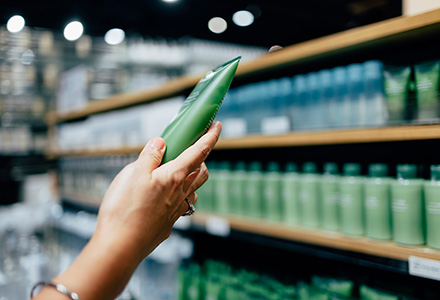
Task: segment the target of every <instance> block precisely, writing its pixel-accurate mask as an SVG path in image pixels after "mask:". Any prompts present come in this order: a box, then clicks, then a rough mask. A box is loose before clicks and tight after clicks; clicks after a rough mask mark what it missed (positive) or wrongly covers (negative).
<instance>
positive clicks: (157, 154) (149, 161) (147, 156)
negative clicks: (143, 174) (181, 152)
mask: <svg viewBox="0 0 440 300" xmlns="http://www.w3.org/2000/svg"><path fill="white" fill-rule="evenodd" d="M165 146H166V145H165V141H164V140H163V139H162V138H160V137H154V138H152V139H151V140H149V141H148V143H147V144H146V145H145V147H144V149H143V150H142V152H141V153H140V154H139V158H138V161H139V162H140V163H142V164H143V165H144V167H145V170H146V171H147V172H148V171H149V172H151V171H153V170H154V169H156V168H157V167H159V166H160V164H161V162H162V158H163V155H164V153H165Z"/></svg>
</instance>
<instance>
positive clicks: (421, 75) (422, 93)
mask: <svg viewBox="0 0 440 300" xmlns="http://www.w3.org/2000/svg"><path fill="white" fill-rule="evenodd" d="M414 71H415V82H416V89H417V110H418V113H417V119H418V120H419V121H422V122H423V121H430V120H438V118H439V117H440V116H439V109H440V105H439V86H440V61H430V62H425V63H421V64H417V65H415V66H414Z"/></svg>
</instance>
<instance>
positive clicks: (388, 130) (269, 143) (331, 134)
mask: <svg viewBox="0 0 440 300" xmlns="http://www.w3.org/2000/svg"><path fill="white" fill-rule="evenodd" d="M433 139H440V125H414V126H396V127H381V128H363V129H340V130H325V131H316V132H292V133H289V134H285V135H274V136H264V135H254V136H246V137H240V138H233V139H220V140H219V142H218V143H217V145H216V147H215V149H217V150H221V149H223V150H225V149H252V148H270V147H296V146H319V145H337V144H354V143H376V142H397V141H416V140H433ZM143 146H144V145H139V146H134V147H120V148H112V149H96V150H73V151H56V150H52V151H49V152H48V154H47V156H48V157H49V158H57V157H91V156H107V155H130V154H138V153H140V152H141V151H142V149H143Z"/></svg>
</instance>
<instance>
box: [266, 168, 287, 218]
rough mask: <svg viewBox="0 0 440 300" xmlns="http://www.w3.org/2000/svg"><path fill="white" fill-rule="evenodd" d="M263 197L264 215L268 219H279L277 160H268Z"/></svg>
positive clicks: (279, 197) (280, 208)
mask: <svg viewBox="0 0 440 300" xmlns="http://www.w3.org/2000/svg"><path fill="white" fill-rule="evenodd" d="M263 197H264V210H265V214H264V215H263V217H265V218H266V219H267V220H268V221H272V222H276V221H281V215H282V214H281V211H282V206H281V205H282V204H281V173H280V165H279V164H278V163H277V162H274V161H272V162H269V164H268V165H267V171H266V172H265V173H264V182H263Z"/></svg>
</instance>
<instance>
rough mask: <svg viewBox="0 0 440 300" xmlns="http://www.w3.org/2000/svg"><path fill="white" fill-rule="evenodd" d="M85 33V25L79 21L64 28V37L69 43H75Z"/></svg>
mask: <svg viewBox="0 0 440 300" xmlns="http://www.w3.org/2000/svg"><path fill="white" fill-rule="evenodd" d="M83 32H84V27H83V25H82V24H81V23H80V22H78V21H73V22H70V23H69V24H67V26H66V27H65V28H64V37H65V38H66V40H68V41H75V40H77V39H79V38H80V37H81V35H82V34H83Z"/></svg>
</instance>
